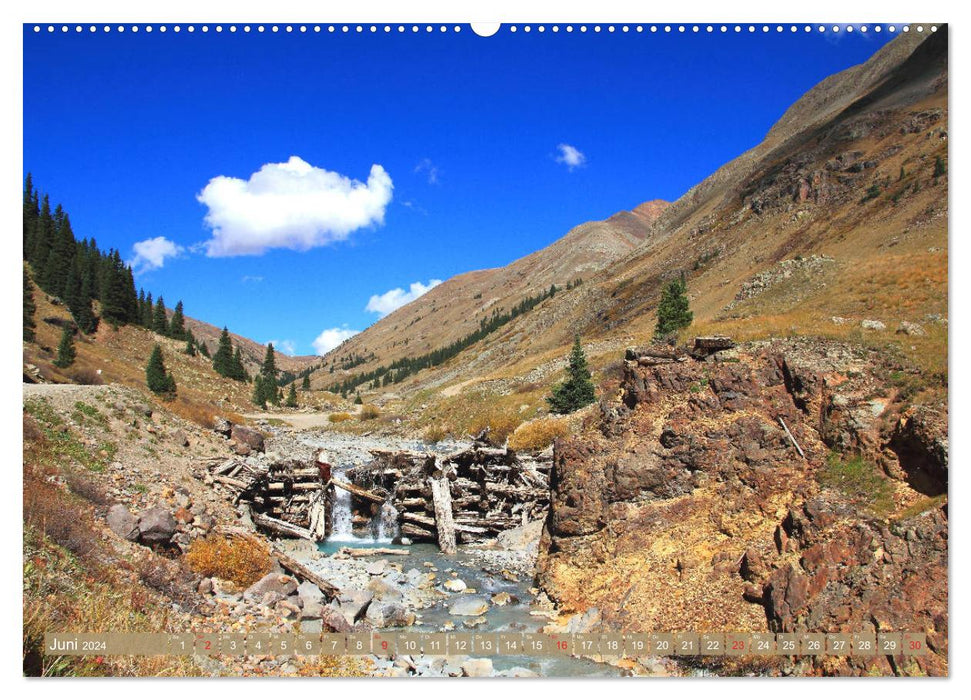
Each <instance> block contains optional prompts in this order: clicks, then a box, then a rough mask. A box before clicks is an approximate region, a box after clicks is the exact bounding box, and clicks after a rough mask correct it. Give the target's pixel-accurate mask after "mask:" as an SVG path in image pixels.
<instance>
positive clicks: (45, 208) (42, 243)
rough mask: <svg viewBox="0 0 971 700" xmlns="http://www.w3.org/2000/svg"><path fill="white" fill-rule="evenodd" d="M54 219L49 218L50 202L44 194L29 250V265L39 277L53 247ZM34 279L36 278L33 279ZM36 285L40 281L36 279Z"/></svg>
mask: <svg viewBox="0 0 971 700" xmlns="http://www.w3.org/2000/svg"><path fill="white" fill-rule="evenodd" d="M54 231H55V229H54V219H53V217H52V216H51V200H50V198H49V197H48V196H47V195H46V194H45V195H44V198H43V199H42V200H41V205H40V213H39V214H38V215H37V225H36V227H35V230H34V247H33V249H32V250H31V256H30V264H31V266H32V267H33V268H34V273H35V274H37V275H39V274H41V273H42V272H43V271H44V267H45V265H46V264H47V257H48V255H50V252H51V246H53V245H54ZM35 279H36V278H35ZM37 283H38V285H39V284H40V279H37Z"/></svg>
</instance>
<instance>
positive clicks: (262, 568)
mask: <svg viewBox="0 0 971 700" xmlns="http://www.w3.org/2000/svg"><path fill="white" fill-rule="evenodd" d="M185 558H186V563H188V565H189V566H190V567H191V568H192V570H193V571H196V572H198V573H200V574H202V575H203V576H216V577H218V578H221V579H226V580H228V581H232V582H233V583H235V584H237V585H239V586H241V587H243V588H246V587H247V586H249V585H250V584H252V583H255V582H256V581H259V580H260V579H261V578H263V576H265V575H266V574H268V573H269V572H270V569H271V568H272V560H271V559H270V552H269V550H268V549H267V548H266V547H261V546H258V545H257V544H256V543H254V542H250V541H248V540H243V539H239V538H231V537H223V536H220V535H213V536H210V537H207V538H206V539H204V540H195V541H194V542H193V543H192V545H191V546H190V547H189V551H188V552H187V553H186V557H185Z"/></svg>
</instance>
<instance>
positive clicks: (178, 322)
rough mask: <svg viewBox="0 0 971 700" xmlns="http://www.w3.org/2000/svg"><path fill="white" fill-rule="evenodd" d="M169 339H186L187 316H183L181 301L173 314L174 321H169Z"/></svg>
mask: <svg viewBox="0 0 971 700" xmlns="http://www.w3.org/2000/svg"><path fill="white" fill-rule="evenodd" d="M169 337H171V338H175V339H176V340H185V339H186V330H185V316H183V314H182V301H181V300H179V303H178V304H176V305H175V310H174V311H173V312H172V320H171V321H169Z"/></svg>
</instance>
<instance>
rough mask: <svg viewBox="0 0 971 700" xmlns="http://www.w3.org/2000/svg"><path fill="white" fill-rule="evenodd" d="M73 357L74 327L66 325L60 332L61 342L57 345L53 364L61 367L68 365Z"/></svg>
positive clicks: (75, 353)
mask: <svg viewBox="0 0 971 700" xmlns="http://www.w3.org/2000/svg"><path fill="white" fill-rule="evenodd" d="M75 357H77V351H76V350H75V349H74V329H73V328H72V327H71V326H70V325H66V326H64V330H63V331H62V332H61V342H60V343H58V345H57V359H55V360H54V364H55V365H57V366H58V367H62V368H63V367H70V366H71V365H72V364H73V363H74V358H75Z"/></svg>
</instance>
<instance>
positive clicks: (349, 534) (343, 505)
mask: <svg viewBox="0 0 971 700" xmlns="http://www.w3.org/2000/svg"><path fill="white" fill-rule="evenodd" d="M340 476H341V478H344V475H343V473H342V474H341V475H340ZM333 488H334V499H333V505H332V510H331V513H330V522H331V531H330V537H328V538H327V539H329V540H352V539H354V532H353V525H352V520H351V518H352V514H351V494H350V493H348V492H347V491H345V490H344V489H339V488H336V487H333Z"/></svg>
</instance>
